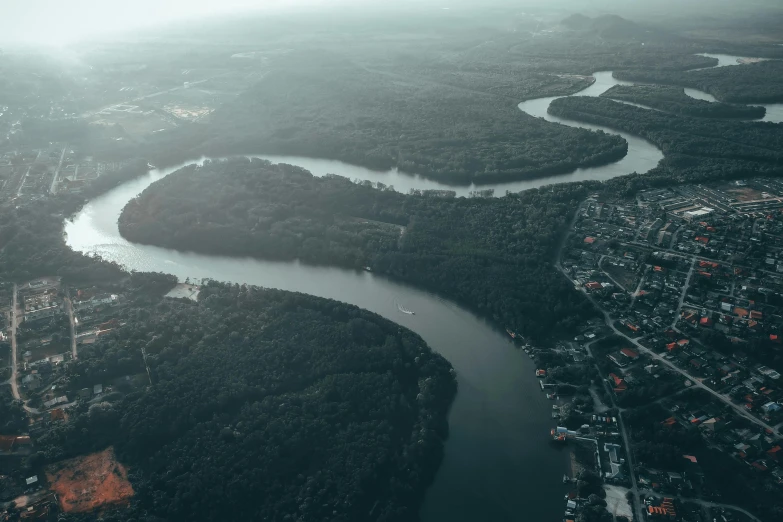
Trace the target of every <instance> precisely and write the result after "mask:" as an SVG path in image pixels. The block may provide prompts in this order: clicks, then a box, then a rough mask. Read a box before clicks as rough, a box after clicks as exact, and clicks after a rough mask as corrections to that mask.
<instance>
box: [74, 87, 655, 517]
mask: <svg viewBox="0 0 783 522" xmlns="http://www.w3.org/2000/svg"><path fill="white" fill-rule="evenodd" d="M595 78H596V81H595V82H594V83H593V84H592V85H591V86H590V87H588V88H587V89H585V90H583V91H581V92H580V93H578V94H579V95H581V96H597V95H599V94H601V93H603V92H605V91H606V90H607V89H609V88H610V87H611V86H612V85H616V84H618V83H622V82H619V81H617V80H615V79H614V78H612V75H611V73H610V72H600V73H596V74H595ZM552 99H553V98H542V99H538V100H530V101H527V102H524V103H521V104H520V105H519V107H520V109H521V110H523V111H525V112H527V113H529V114H531V115H532V116H537V117H542V118H545V119H547V120H548V121H554V122H560V123H564V124H566V125H571V126H578V127H583V128H588V129H593V130H598V129H600V127H597V126H592V125H585V124H581V123H576V122H571V121H564V120H561V119H558V118H555V117H553V116H550V115H549V114H547V112H546V109H547V107H548V106H549V103H550V102H551V100H552ZM601 130H605V131H606V132H610V133H614V134H618V133H617V132H616V131H614V130H610V129H601ZM619 134H621V135H622V136H623V137H624V138H625V139H626V140H628V143H629V152H628V155H627V156H626V157H625V158H623V159H622V160H620V161H618V162H616V163H613V164H611V165H606V166H602V167H594V168H588V169H579V170H577V171H575V172H574V173H572V174H567V175H562V176H552V177H548V178H540V179H537V180H531V181H523V182H514V183H507V184H498V185H494V186H492V188H495V191H496V195H502V194H503V193H505V191H506V190H512V191H519V190H524V189H528V188H532V187H537V186H541V185H545V184H548V183H552V182H567V181H576V180H585V179H595V180H605V179H609V178H612V177H615V176H619V175H623V174H627V173H629V172H633V171H636V172H639V173H642V172H647V171H648V170H650V169H651V168H653V167H654V166H655V165H656V164H657V163H658V161H659V160H660V159H661V158H662V157H663V156H662V154H661V152H660V151H659V150H658V149H657V148H656V147H655V146H654V145H652V144H651V143H649V142H647V141H645V140H642V139H639V138H637V137H634V136H630V135H628V134H624V133H619ZM264 157H266V158H267V159H270V160H272V161H275V162H285V163H291V164H295V165H299V166H301V167H303V168H306V169H308V170H310V171H311V172H313V173H314V174H315V175H323V174H326V173H328V172H334V173H338V174H342V175H345V176H347V177H349V178H359V179H367V180H371V181H378V182H382V183H384V184H386V185H394V187H395V189H396V190H398V191H400V192H407V191H408V190H409V189H411V188H419V189H449V190H455V189H454V188H453V187H450V186H445V185H442V184H440V183H437V182H434V181H430V180H425V179H423V178H421V177H417V176H410V175H407V174H404V173H402V172H399V171H396V170H394V171H390V172H374V171H371V170H368V169H365V168H361V167H356V166H352V165H347V164H344V163H341V162H336V161H325V160H319V159H310V158H298V157H286V156H264ZM177 168H178V167H172V168H169V169H161V170H154V171H151V172H149V173H148V174H147V175H145V176H143V177H142V178H139V179H136V180H134V181H132V182H128V183H125V184H123V185H121V186H120V187H117V188H116V189H114V190H112V191H111V192H109V193H107V194H105V195H104V196H101V197H99V198H96V199H95V200H93V201H91V202H89V203H88V204H87V205H86V206H85V207H84V208H83V209H82V210H81V211H80V212H79V213H78V214H77V215H76V216H74V218H73V219H72V220H70V221H67V222H66V226H65V231H66V234H67V243H68V245H69V246H70V247H71V248H73V249H74V250H76V251H80V252H85V253H92V254H98V255H101V256H102V257H103V258H104V259H107V260H111V261H116V262H118V263H120V264H121V265H123V266H125V267H126V268H127V269H130V270H139V271H161V272H167V273H171V274H174V275H176V276H177V277H179V278H180V280H184V279H185V278H187V277H189V278H191V279H201V278H212V279H216V280H222V281H231V282H239V283H249V284H254V285H260V286H266V287H274V288H281V289H285V290H292V291H299V292H306V293H308V294H313V295H317V296H322V297H328V298H332V299H337V300H340V301H344V302H348V303H352V304H355V305H357V306H360V307H362V308H365V309H368V310H370V311H373V312H375V313H377V314H380V315H382V316H384V317H386V318H388V319H391V320H393V321H395V322H397V323H399V324H401V325H403V326H405V327H407V328H410V329H411V330H413V331H415V332H417V333H418V334H419V335H421V336H422V338H423V339H424V340H425V341H426V342H427V343H428V344H429V345H430V346H431V347H432V348H433V349H434V350H437V351H438V352H440V353H441V354H443V355H444V356H445V357H446V358H447V359H448V360H449V361H450V362H451V363H452V364H453V366H454V368H455V369H456V371H457V378H458V380H459V393H458V395H457V398H456V399H455V401H454V404H453V407H452V410H451V413H450V416H449V425H450V429H451V435H450V437H449V439H448V442H447V443H446V452H445V459H444V462H443V465H442V466H441V468H440V470H439V472H438V475H437V478H436V481H435V483H434V484H433V485H432V486H431V488H430V489H429V490H428V492H427V496H426V499H425V503H424V506H423V508H422V513H421V515H422V518H423V520H424V521H426V522H436V521H441V520H449V521H452V522H460V521H465V522H474V521H485V520H487V521H488V520H492V521H498V522H502V521H511V520H519V519H524V520H531V521H536V522H539V521H540V522H550V521H552V522H554V521H556V520H561V519H562V513H563V509H564V502H563V494H564V493H565V491H566V490H567V487H566V486H564V485H563V484H562V482H561V477H562V475H563V474H564V473H568V472H569V470H570V465H569V463H570V460H569V455H568V452H566V451H563V450H561V449H559V448H556V447H554V446H552V445H551V444H550V443H549V436H548V435H549V429H550V428H551V427H552V426H553V425H554V424H555V421H554V420H553V419H552V418H551V415H550V414H551V411H552V402H551V401H549V400H547V399H546V397H545V395H544V394H543V393H542V392H541V390H540V388H539V386H538V382H537V380H536V379H535V378H534V370H535V367H534V366H533V364H532V362H531V361H530V359H528V358H527V357H526V356H525V355H524V353H521V352H520V351H518V350H516V349H514V348H513V347H512V344H511V342H510V340H509V338H508V336H506V335H505V334H504V333H503V332H501V331H500V330H498V329H497V328H496V327H494V326H492V325H490V324H488V323H487V322H485V321H484V320H482V319H480V318H478V317H476V316H475V315H473V314H471V313H470V312H468V311H466V310H464V309H462V308H460V307H458V306H456V305H454V304H453V303H450V302H448V301H445V300H443V299H441V298H439V297H437V296H434V295H432V294H428V293H426V292H423V291H420V290H417V289H414V288H411V287H407V286H404V285H401V284H398V283H394V282H391V281H389V280H387V279H385V278H383V277H379V276H375V275H373V274H370V273H366V272H353V271H348V270H343V269H336V268H324V267H312V266H307V265H302V264H300V263H297V262H292V263H283V262H269V261H261V260H256V259H241V258H230V257H219V256H205V255H200V254H194V253H187V252H178V251H174V250H169V249H164V248H158V247H152V246H144V245H137V244H132V243H130V242H128V241H126V240H125V239H123V238H122V237H121V236H120V235H119V232H118V229H117V218H118V217H119V214H120V212H121V210H122V208H123V207H124V206H125V204H126V203H127V202H128V201H129V200H130V199H131V198H133V197H135V196H136V195H138V194H139V193H140V192H141V191H142V190H144V189H145V188H146V187H148V186H149V185H150V184H152V183H153V182H155V181H157V180H159V179H161V178H162V177H164V176H166V175H168V174H169V173H171V172H173V171H174V170H176V169H177ZM475 188H476V187H462V188H457V189H456V190H457V192H458V194H459V195H467V194H468V193H469V192H470V191H471V190H474V189H475ZM479 188H489V187H479ZM400 307H404V309H406V310H412V311H414V312H415V315H410V314H406V313H403V312H402V311H401V310H400Z"/></svg>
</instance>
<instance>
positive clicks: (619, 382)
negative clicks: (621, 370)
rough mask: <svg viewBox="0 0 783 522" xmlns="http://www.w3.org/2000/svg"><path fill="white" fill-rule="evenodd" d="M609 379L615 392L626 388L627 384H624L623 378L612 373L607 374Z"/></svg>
mask: <svg viewBox="0 0 783 522" xmlns="http://www.w3.org/2000/svg"><path fill="white" fill-rule="evenodd" d="M609 381H610V383H611V384H613V385H614V392H615V393H621V392H624V391H625V390H627V389H628V384H626V382H625V380H623V379H622V378H621V377H619V376H617V375H615V374H614V373H610V374H609Z"/></svg>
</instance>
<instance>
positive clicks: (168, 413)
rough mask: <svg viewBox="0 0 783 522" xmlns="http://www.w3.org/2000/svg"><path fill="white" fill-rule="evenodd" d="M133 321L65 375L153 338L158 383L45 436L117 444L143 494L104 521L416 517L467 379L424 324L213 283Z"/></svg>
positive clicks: (113, 360)
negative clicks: (190, 298) (418, 327)
mask: <svg viewBox="0 0 783 522" xmlns="http://www.w3.org/2000/svg"><path fill="white" fill-rule="evenodd" d="M122 320H123V321H124V322H126V323H127V324H126V325H125V326H124V327H123V328H121V329H119V330H116V331H115V332H114V333H113V334H111V335H110V336H108V337H107V338H106V339H104V340H101V342H99V343H97V344H96V345H94V346H93V347H92V348H89V349H85V350H84V352H83V353H82V354H81V357H80V358H79V361H78V362H77V363H76V364H75V365H74V366H72V367H70V368H69V373H70V379H75V380H79V379H81V378H82V375H83V374H84V372H86V371H89V370H88V368H89V367H101V368H105V369H107V370H108V371H110V372H111V371H113V369H114V368H116V367H117V366H118V364H123V361H125V363H124V364H125V365H126V366H128V367H134V366H135V368H133V369H134V370H135V372H136V373H143V372H145V367H144V361H143V360H142V357H141V352H142V350H144V351H145V353H146V356H147V357H146V362H147V364H148V365H149V375H150V379H151V381H152V383H153V384H152V386H150V387H149V388H148V389H146V390H142V391H137V392H132V393H129V394H127V395H125V396H124V397H123V398H122V399H121V400H120V402H115V403H109V402H102V403H96V404H86V403H85V404H81V405H79V406H78V407H76V408H75V409H74V410H72V418H71V420H70V422H68V423H67V424H64V425H61V426H59V427H57V428H55V429H54V430H52V431H50V432H49V433H48V434H47V435H46V436H44V437H42V438H41V440H40V442H39V444H40V446H42V447H43V458H44V460H46V461H54V460H58V459H60V458H62V457H64V456H68V455H72V454H77V453H83V452H85V451H89V450H92V449H97V448H102V447H105V446H106V445H109V444H113V445H114V446H115V448H116V450H117V454H118V456H119V458H120V460H121V461H122V462H123V463H125V464H126V465H128V466H129V467H130V470H131V480H132V481H133V487H134V489H135V491H136V493H137V494H136V497H135V498H134V501H133V503H132V505H131V507H130V512H127V511H122V512H120V513H117V514H115V515H109V517H110V518H108V519H106V520H111V519H115V518H113V517H120V518H116V519H115V520H132V519H135V517H137V516H138V517H142V518H139V519H140V520H141V519H143V520H150V519H149V518H147V517H148V516H149V515H154V516H157V517H162V518H165V519H166V520H171V521H177V520H190V521H202V520H203V521H207V520H288V519H292V520H293V519H302V520H342V521H346V522H347V521H366V520H383V521H410V520H417V519H418V506H419V504H420V502H421V500H422V498H423V493H424V490H425V488H426V487H427V485H429V483H430V482H431V481H432V479H433V477H434V474H435V470H436V469H437V467H438V465H439V463H440V460H441V458H442V451H443V440H444V439H445V438H446V436H447V431H448V430H447V424H446V414H447V410H448V407H449V405H450V403H451V400H452V399H453V397H454V395H455V393H456V382H455V379H454V377H453V375H452V374H451V367H450V365H449V364H448V362H446V360H445V359H443V358H442V357H441V356H439V355H437V354H435V353H433V352H432V351H431V350H430V349H429V348H428V347H427V345H426V344H425V343H424V342H423V341H422V340H421V338H419V337H418V336H417V335H415V334H413V333H412V332H410V331H408V330H404V329H402V328H400V327H399V326H398V325H396V324H394V323H392V322H391V321H387V320H385V319H382V318H380V317H378V316H376V315H374V314H372V313H370V312H367V311H364V310H361V309H359V308H356V307H354V306H350V305H347V304H343V303H338V302H336V301H331V300H327V299H321V298H316V297H312V296H307V295H304V294H295V293H290V292H283V291H279V290H265V289H259V288H255V287H247V286H239V285H233V286H232V285H223V284H218V283H209V284H207V285H205V286H203V287H202V290H201V295H200V301H199V303H198V304H194V303H187V302H185V301H184V300H181V301H174V300H165V301H162V302H159V303H158V304H157V306H155V307H132V308H129V309H125V310H124V311H123V312H122ZM127 369H129V368H123V371H126V370H127ZM104 378H105V377H104ZM145 513H146V515H145Z"/></svg>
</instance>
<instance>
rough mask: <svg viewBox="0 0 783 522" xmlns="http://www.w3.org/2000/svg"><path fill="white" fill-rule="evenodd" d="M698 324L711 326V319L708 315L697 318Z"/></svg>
mask: <svg viewBox="0 0 783 522" xmlns="http://www.w3.org/2000/svg"><path fill="white" fill-rule="evenodd" d="M699 324H700V325H702V326H712V319H710V318H709V317H702V318H701V319H699Z"/></svg>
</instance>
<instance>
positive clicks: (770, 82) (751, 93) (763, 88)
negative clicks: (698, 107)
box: [614, 60, 783, 103]
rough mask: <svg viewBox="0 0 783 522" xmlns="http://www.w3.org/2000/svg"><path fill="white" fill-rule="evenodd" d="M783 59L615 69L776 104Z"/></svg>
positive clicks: (630, 76) (625, 76) (726, 97)
mask: <svg viewBox="0 0 783 522" xmlns="http://www.w3.org/2000/svg"><path fill="white" fill-rule="evenodd" d="M781 75H783V61H780V60H770V61H764V62H759V63H751V64H744V65H736V66H731V67H716V68H713V69H700V70H696V71H688V72H679V71H666V70H645V69H628V70H624V71H615V73H614V77H615V78H617V79H619V80H628V81H635V82H645V83H657V84H667V85H680V86H682V87H692V88H694V89H699V90H701V91H704V92H708V93H710V94H712V95H713V96H715V97H716V98H717V99H718V100H720V101H723V102H730V103H775V102H781V101H783V83H781V81H780V77H781Z"/></svg>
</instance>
